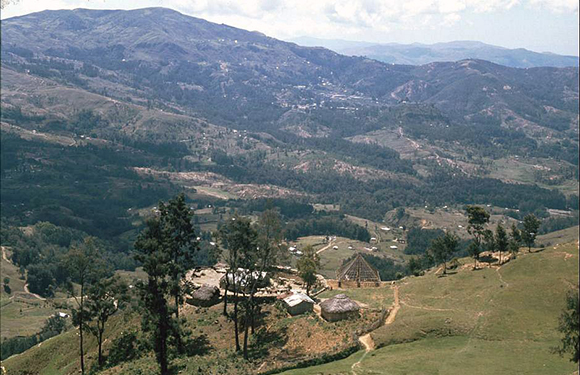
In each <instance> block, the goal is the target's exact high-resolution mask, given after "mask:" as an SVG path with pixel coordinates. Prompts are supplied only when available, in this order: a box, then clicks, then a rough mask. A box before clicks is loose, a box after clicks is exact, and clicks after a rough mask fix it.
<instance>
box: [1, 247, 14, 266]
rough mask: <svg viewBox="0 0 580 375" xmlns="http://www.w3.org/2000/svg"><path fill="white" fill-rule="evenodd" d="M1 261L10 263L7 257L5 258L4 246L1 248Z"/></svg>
mask: <svg viewBox="0 0 580 375" xmlns="http://www.w3.org/2000/svg"><path fill="white" fill-rule="evenodd" d="M2 259H4V260H5V261H7V262H8V263H12V262H10V260H9V259H8V257H6V250H5V249H4V246H2Z"/></svg>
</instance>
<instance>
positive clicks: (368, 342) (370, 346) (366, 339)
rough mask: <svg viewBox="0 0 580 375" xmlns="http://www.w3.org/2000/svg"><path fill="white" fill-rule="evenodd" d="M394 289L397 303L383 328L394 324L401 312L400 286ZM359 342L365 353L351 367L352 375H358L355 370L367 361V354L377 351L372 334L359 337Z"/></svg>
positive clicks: (395, 302) (394, 304)
mask: <svg viewBox="0 0 580 375" xmlns="http://www.w3.org/2000/svg"><path fill="white" fill-rule="evenodd" d="M393 289H394V296H395V301H394V303H393V307H392V309H391V312H390V313H389V316H388V317H387V319H385V322H384V324H382V325H381V327H382V326H383V325H385V326H386V325H389V324H392V323H393V322H394V321H395V318H396V317H397V313H398V312H399V309H400V308H401V304H400V302H399V286H398V285H394V286H393ZM358 341H360V343H361V344H362V345H363V346H364V348H365V353H364V354H363V355H362V357H360V359H359V360H358V361H356V362H355V363H353V364H352V366H351V367H350V370H351V373H352V374H353V375H356V370H355V369H356V368H357V367H359V366H360V364H361V362H362V361H363V360H364V359H365V357H366V356H367V354H368V353H369V352H370V351H373V350H374V349H375V342H374V341H373V337H372V336H371V334H370V332H369V333H367V334H366V335H364V336H361V337H359V338H358Z"/></svg>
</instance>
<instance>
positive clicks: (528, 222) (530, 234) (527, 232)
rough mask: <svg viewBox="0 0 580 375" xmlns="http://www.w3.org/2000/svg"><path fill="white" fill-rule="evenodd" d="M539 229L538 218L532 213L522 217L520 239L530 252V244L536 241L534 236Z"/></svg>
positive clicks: (532, 244)
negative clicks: (522, 225)
mask: <svg viewBox="0 0 580 375" xmlns="http://www.w3.org/2000/svg"><path fill="white" fill-rule="evenodd" d="M539 229H540V220H538V218H537V217H536V216H535V215H534V214H529V215H526V217H524V228H523V229H522V232H521V233H522V234H521V235H522V241H523V242H524V243H525V244H526V246H527V247H528V252H530V253H531V252H532V246H534V243H535V242H536V236H537V235H538V230H539Z"/></svg>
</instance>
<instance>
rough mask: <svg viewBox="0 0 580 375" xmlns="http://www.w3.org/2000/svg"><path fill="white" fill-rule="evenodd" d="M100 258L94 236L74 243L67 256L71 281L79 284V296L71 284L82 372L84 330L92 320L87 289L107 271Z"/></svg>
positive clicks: (83, 368) (83, 363)
mask: <svg viewBox="0 0 580 375" xmlns="http://www.w3.org/2000/svg"><path fill="white" fill-rule="evenodd" d="M100 259H101V258H100V257H99V255H98V252H97V248H96V244H95V239H94V238H92V237H87V238H85V240H84V242H82V243H81V244H78V245H73V246H72V247H71V248H70V250H69V251H68V253H67V255H66V257H65V264H66V267H67V269H68V271H69V275H70V277H71V281H72V282H74V283H77V284H78V286H79V293H78V296H77V293H76V292H75V288H74V285H73V284H72V283H71V284H70V293H71V294H72V296H73V298H74V300H75V302H76V305H77V307H76V308H73V309H72V316H73V323H74V325H76V326H78V327H79V352H80V361H81V373H82V374H84V373H85V356H84V332H85V328H86V327H87V324H88V322H89V320H90V313H89V311H88V310H87V306H86V291H87V288H88V286H89V285H90V283H91V282H93V281H94V280H96V279H97V278H99V277H100V276H103V275H104V273H105V268H104V264H103V263H102V261H101V260H100Z"/></svg>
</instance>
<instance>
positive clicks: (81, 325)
mask: <svg viewBox="0 0 580 375" xmlns="http://www.w3.org/2000/svg"><path fill="white" fill-rule="evenodd" d="M80 281H81V305H80V318H79V336H80V340H81V343H80V350H81V374H83V375H84V374H85V352H84V348H83V325H84V317H85V310H84V306H85V298H84V294H85V285H84V284H85V283H84V279H83V278H81V280H80Z"/></svg>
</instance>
